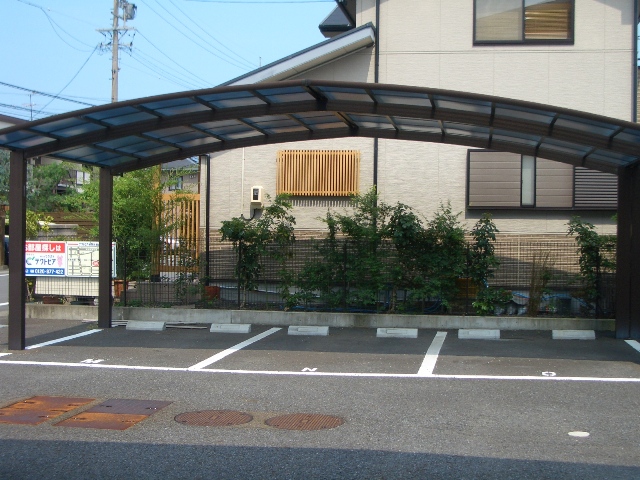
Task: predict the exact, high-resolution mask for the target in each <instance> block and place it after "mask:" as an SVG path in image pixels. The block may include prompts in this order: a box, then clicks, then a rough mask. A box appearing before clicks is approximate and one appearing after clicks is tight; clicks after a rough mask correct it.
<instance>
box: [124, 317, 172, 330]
mask: <svg viewBox="0 0 640 480" xmlns="http://www.w3.org/2000/svg"><path fill="white" fill-rule="evenodd" d="M166 329H167V324H166V323H165V322H149V321H144V320H129V321H128V322H127V330H149V331H155V332H160V331H162V330H166Z"/></svg>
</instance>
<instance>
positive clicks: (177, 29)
mask: <svg viewBox="0 0 640 480" xmlns="http://www.w3.org/2000/svg"><path fill="white" fill-rule="evenodd" d="M143 3H144V2H143ZM145 5H146V6H147V7H148V8H149V10H151V11H152V12H153V13H155V14H156V15H158V17H160V18H161V19H162V20H163V21H164V22H166V23H167V24H168V25H169V26H170V27H171V28H173V29H174V30H176V31H177V32H178V33H180V35H182V36H184V37H185V38H186V39H187V40H189V41H190V42H192V43H194V44H195V45H197V46H198V47H200V48H202V49H203V50H204V51H206V52H208V53H210V54H211V55H213V56H214V57H216V58H218V59H220V60H222V61H223V62H226V63H228V64H230V65H233V66H234V67H237V68H239V69H241V70H247V67H246V66H243V65H239V64H238V63H235V62H234V61H231V60H227V59H226V58H223V57H221V56H220V55H218V54H217V53H215V52H213V51H211V50H210V49H208V48H206V47H205V46H203V45H202V44H199V43H198V42H196V41H195V40H194V39H192V38H191V37H189V36H188V35H187V34H186V33H184V32H183V31H182V30H180V29H179V28H177V27H176V26H175V25H174V24H173V23H171V22H170V21H169V20H167V19H166V18H164V17H163V16H162V15H160V14H159V13H158V12H157V11H155V10H154V9H153V8H152V7H151V6H149V4H147V3H145ZM178 21H180V20H178ZM180 23H182V22H180ZM182 25H183V26H185V28H187V29H188V27H186V25H184V24H182Z"/></svg>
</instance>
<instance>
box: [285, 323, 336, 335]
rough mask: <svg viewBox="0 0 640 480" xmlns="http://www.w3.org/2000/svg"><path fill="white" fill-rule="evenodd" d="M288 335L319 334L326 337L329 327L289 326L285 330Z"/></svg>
mask: <svg viewBox="0 0 640 480" xmlns="http://www.w3.org/2000/svg"><path fill="white" fill-rule="evenodd" d="M287 334H288V335H319V336H323V337H326V336H327V335H329V327H319V326H294V325H292V326H290V327H289V329H288V330H287Z"/></svg>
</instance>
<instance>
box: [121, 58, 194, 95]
mask: <svg viewBox="0 0 640 480" xmlns="http://www.w3.org/2000/svg"><path fill="white" fill-rule="evenodd" d="M122 64H123V65H126V66H127V68H131V69H132V70H136V71H137V72H140V73H141V74H143V75H146V76H148V77H152V78H154V79H155V80H164V81H167V82H169V83H171V84H173V85H176V86H178V87H180V89H181V90H192V88H191V87H190V86H188V85H185V84H184V83H182V82H180V81H178V80H174V79H172V78H169V77H167V76H165V75H163V74H160V73H158V71H157V70H156V69H154V68H152V66H150V65H145V64H144V63H141V64H140V66H141V67H143V68H138V67H137V66H136V65H134V64H132V63H128V62H124V61H123V62H122Z"/></svg>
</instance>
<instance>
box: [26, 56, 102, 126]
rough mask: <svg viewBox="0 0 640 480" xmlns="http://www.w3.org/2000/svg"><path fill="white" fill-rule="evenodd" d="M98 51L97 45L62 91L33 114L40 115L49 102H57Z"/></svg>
mask: <svg viewBox="0 0 640 480" xmlns="http://www.w3.org/2000/svg"><path fill="white" fill-rule="evenodd" d="M97 49H98V45H96V46H95V47H94V48H93V50H92V51H91V53H90V54H89V56H88V57H87V59H86V60H85V61H84V63H83V64H82V65H81V66H80V68H79V69H78V71H77V72H76V74H75V75H74V76H73V77H71V80H69V81H68V82H67V84H66V85H65V86H64V87H62V89H61V90H60V91H59V92H58V93H57V94H56V96H55V98H53V99H52V100H50V101H49V103H47V104H46V105H45V106H44V107H42V109H40V110H38V111H37V112H36V113H35V114H36V115H38V114H40V113H41V112H42V111H43V110H44V109H45V108H47V107H48V106H49V105H50V104H51V102H53V101H54V100H57V99H58V98H59V97H60V94H61V93H62V92H64V90H65V89H66V88H67V87H68V86H69V85H70V84H71V82H73V81H74V80H75V79H76V77H77V76H78V75H79V74H80V72H81V71H82V69H83V68H84V67H85V65H86V64H87V63H88V62H89V60H90V59H91V57H92V56H93V54H94V53H95V52H96V50H97Z"/></svg>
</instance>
